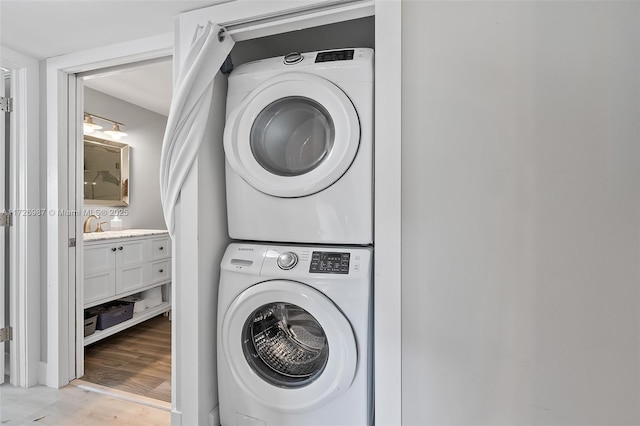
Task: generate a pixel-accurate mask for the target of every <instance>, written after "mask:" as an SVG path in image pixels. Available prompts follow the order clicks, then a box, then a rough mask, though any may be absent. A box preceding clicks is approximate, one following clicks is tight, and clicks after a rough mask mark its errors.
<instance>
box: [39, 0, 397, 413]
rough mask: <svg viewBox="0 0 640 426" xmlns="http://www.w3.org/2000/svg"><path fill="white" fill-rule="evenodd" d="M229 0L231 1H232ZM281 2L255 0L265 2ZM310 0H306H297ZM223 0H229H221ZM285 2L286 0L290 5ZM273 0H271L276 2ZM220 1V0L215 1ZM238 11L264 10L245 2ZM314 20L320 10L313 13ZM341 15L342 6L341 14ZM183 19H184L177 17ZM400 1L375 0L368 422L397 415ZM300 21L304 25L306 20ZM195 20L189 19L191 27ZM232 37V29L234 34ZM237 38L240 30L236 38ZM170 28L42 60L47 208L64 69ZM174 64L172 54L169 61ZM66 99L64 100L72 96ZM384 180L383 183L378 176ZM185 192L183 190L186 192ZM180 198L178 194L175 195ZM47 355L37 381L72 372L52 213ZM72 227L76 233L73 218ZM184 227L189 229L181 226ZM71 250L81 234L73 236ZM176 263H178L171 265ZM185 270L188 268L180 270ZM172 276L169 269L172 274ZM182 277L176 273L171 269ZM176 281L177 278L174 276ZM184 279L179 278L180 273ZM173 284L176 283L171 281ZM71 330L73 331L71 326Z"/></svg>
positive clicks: (139, 46) (146, 43) (150, 46)
mask: <svg viewBox="0 0 640 426" xmlns="http://www.w3.org/2000/svg"><path fill="white" fill-rule="evenodd" d="M232 3H233V2H232ZM285 3H287V2H267V1H265V2H256V3H254V5H258V6H260V7H265V8H267V9H269V8H272V9H273V8H274V7H280V8H282V7H283V5H284V4H285ZM303 3H313V2H299V3H298V4H303ZM226 4H231V3H226ZM291 4H293V3H289V5H291ZM277 5H279V6H277ZM221 6H224V4H223V5H221ZM245 9H247V10H245V12H244V13H245V14H246V15H245V19H247V20H248V19H250V18H251V17H254V16H256V15H257V14H260V13H261V14H264V13H266V12H268V11H266V12H265V11H262V10H260V11H258V10H257V7H256V8H254V7H252V8H246V7H245ZM314 19H317V20H318V21H317V22H322V19H323V16H321V14H319V15H316V16H314ZM346 19H349V15H348V14H345V15H344V19H343V20H346ZM297 21H299V19H298V20H292V21H289V22H284V21H283V22H280V23H279V26H278V28H281V29H280V31H277V32H283V31H284V28H285V27H286V28H290V29H299V28H300V26H299V24H298V23H297ZM221 23H223V22H221ZM182 24H184V22H182ZM400 24H401V1H400V0H376V1H375V25H376V35H375V43H376V52H377V53H376V56H377V57H378V58H379V59H378V60H377V61H376V81H378V82H381V81H384V84H378V85H376V96H375V99H376V109H375V112H376V117H380V118H382V117H383V118H384V119H378V120H376V124H375V132H376V140H377V141H378V143H376V144H375V147H376V148H375V158H376V161H375V180H376V182H378V184H377V185H376V192H375V212H376V213H375V240H376V255H375V264H374V265H375V266H374V267H375V311H376V313H377V314H376V317H375V349H374V352H375V363H376V367H375V392H376V414H375V416H376V424H378V425H397V424H400V420H401V404H400V401H401V399H400V395H401V382H400V381H401V353H400V347H401V335H402V334H401V311H400V309H401V256H400V249H401V244H400V235H401V234H400V224H401V214H400V194H401V191H400V190H401V178H400V176H401V174H400V160H401V156H400V155H401V150H400V148H401V122H400V118H401V102H400V101H401V91H400V89H401V79H400V77H401V69H400V64H401V61H400V60H401V43H400V42H401V26H400ZM307 26H310V25H309V24H307ZM265 27H268V25H266V26H265V25H263V24H255V25H253V29H254V31H253V32H251V34H250V32H247V33H245V35H246V36H247V38H255V37H258V36H260V35H259V34H260V33H262V34H263V35H266V34H268V33H269V32H271V33H274V32H273V25H272V27H271V28H265ZM192 28H195V27H192ZM234 38H236V36H234ZM237 39H238V40H239V39H241V38H240V37H238V38H237ZM190 41H191V40H190V39H188V40H187V37H181V38H179V40H178V43H179V47H180V49H179V50H180V51H181V52H183V54H186V52H187V50H188V46H189V43H190ZM171 46H173V35H172V34H167V35H163V36H159V37H155V38H150V39H145V40H139V41H134V42H130V43H123V44H120V45H115V46H109V47H106V48H103V49H96V50H91V51H86V52H80V53H76V54H70V55H64V56H61V57H57V58H52V59H49V60H48V61H47V156H48V159H47V172H46V173H47V177H48V180H47V208H48V209H55V211H58V210H59V209H67V208H69V205H70V204H69V200H68V194H67V191H66V189H67V188H68V180H69V179H68V176H67V169H66V165H67V161H68V134H69V111H73V108H71V109H70V105H69V103H70V102H68V98H67V96H68V79H69V76H70V75H73V74H75V73H78V72H86V71H91V70H94V69H99V68H105V67H108V66H115V65H122V64H126V63H130V62H134V61H139V60H144V59H152V58H157V57H161V56H167V55H168V54H170V53H171ZM174 62H175V64H176V66H178V65H179V63H178V61H177V60H176V61H174ZM73 102H74V100H73V99H72V100H71V103H73ZM383 183H384V184H383ZM190 195H192V194H183V198H184V197H188V196H190ZM183 202H184V200H183ZM46 220H47V247H46V253H47V277H46V278H47V287H48V292H47V305H48V312H47V318H46V323H47V331H46V332H47V336H48V338H47V348H46V349H47V351H46V352H47V363H46V365H45V366H44V367H45V372H46V379H45V383H46V384H47V385H48V386H52V387H61V386H63V385H65V384H66V383H68V382H69V380H70V379H72V378H73V377H74V372H72V371H70V369H69V359H70V358H71V357H72V356H73V355H72V354H73V353H74V352H73V351H74V348H75V342H73V341H72V340H73V339H70V338H69V326H70V324H69V322H70V317H71V316H74V312H75V310H76V307H75V306H74V303H73V302H72V301H71V300H70V297H71V295H72V294H74V293H75V292H74V291H73V288H71V287H70V286H69V282H75V274H76V271H70V270H69V261H68V238H69V235H70V234H71V232H70V230H69V225H68V222H67V221H63V220H61V218H59V217H57V216H48V217H47V219H46ZM76 231H77V232H78V235H81V230H80V223H79V221H78V223H76ZM189 231H190V230H189ZM195 235H197V233H196V234H195ZM77 243H78V244H77V247H76V250H77V251H81V250H82V241H81V239H78V241H77ZM178 266H179V265H178ZM185 275H188V270H186V271H185ZM174 277H175V275H174ZM179 278H183V277H179ZM180 281H181V282H182V281H183V280H182V279H180ZM185 282H186V281H185ZM174 287H178V286H174ZM71 335H73V334H71Z"/></svg>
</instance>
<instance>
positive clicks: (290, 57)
mask: <svg viewBox="0 0 640 426" xmlns="http://www.w3.org/2000/svg"><path fill="white" fill-rule="evenodd" d="M303 59H304V56H302V53H300V52H291V53H289V54H287V55H285V57H284V60H283V61H282V62H284V64H285V65H293V64H297V63H298V62H302V60H303Z"/></svg>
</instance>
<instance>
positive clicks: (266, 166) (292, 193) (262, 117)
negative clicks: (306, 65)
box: [224, 73, 360, 197]
mask: <svg viewBox="0 0 640 426" xmlns="http://www.w3.org/2000/svg"><path fill="white" fill-rule="evenodd" d="M359 144H360V123H359V121H358V114H357V113H356V110H355V108H354V106H353V104H352V103H351V101H350V100H349V98H348V97H347V95H346V94H345V93H344V92H343V91H342V90H341V89H340V88H338V87H337V86H336V85H335V84H333V83H331V82H330V81H328V80H325V79H324V78H321V77H318V76H315V75H312V74H305V73H285V74H281V75H279V76H276V77H273V78H271V79H268V80H267V81H265V82H263V83H262V84H260V85H259V86H258V87H256V88H255V89H254V90H253V91H252V92H251V93H249V95H247V97H246V98H245V99H244V100H243V101H242V102H241V103H240V105H238V107H237V108H236V109H234V110H233V111H232V112H231V114H230V115H229V117H228V118H227V124H226V126H225V131H224V149H225V155H226V158H227V161H228V163H229V165H230V166H231V167H232V168H233V170H234V171H235V172H236V173H238V174H239V175H240V176H241V177H242V178H243V179H244V180H245V181H246V182H248V183H249V184H250V185H251V186H253V187H254V188H255V189H257V190H259V191H262V192H264V193H265V194H268V195H273V196H278V197H303V196H306V195H310V194H314V193H316V192H319V191H322V190H323V189H325V188H327V187H328V186H330V185H332V184H333V183H334V182H335V181H337V180H338V179H340V177H341V176H342V175H343V174H344V173H345V172H346V171H347V169H348V168H349V166H350V165H351V163H352V162H353V160H354V158H355V156H356V154H357V152H358V146H359Z"/></svg>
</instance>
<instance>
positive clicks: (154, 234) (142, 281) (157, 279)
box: [83, 229, 171, 346]
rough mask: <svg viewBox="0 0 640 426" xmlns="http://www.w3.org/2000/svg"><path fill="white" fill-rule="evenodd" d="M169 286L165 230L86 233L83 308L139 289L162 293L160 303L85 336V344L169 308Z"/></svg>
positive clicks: (169, 249) (168, 256) (169, 247)
mask: <svg viewBox="0 0 640 426" xmlns="http://www.w3.org/2000/svg"><path fill="white" fill-rule="evenodd" d="M170 286H171V238H170V237H169V234H168V232H167V231H164V230H148V229H127V230H122V231H106V232H92V233H85V234H84V286H83V287H84V308H85V309H87V308H91V307H94V306H98V305H101V304H104V303H107V302H110V301H114V300H119V299H122V298H124V297H126V296H131V295H133V294H137V293H141V292H145V293H147V294H158V293H159V294H161V295H162V300H161V301H159V302H160V303H159V304H156V303H157V302H156V303H154V304H153V305H152V306H149V307H147V308H146V309H144V310H142V311H140V312H136V313H134V315H133V318H131V319H129V320H126V321H124V322H122V323H119V324H116V325H114V326H112V327H109V328H107V329H105V330H97V331H95V332H94V333H93V334H91V335H89V336H86V337H85V339H84V344H85V346H86V345H88V344H90V343H94V342H96V341H98V340H100V339H103V338H105V337H107V336H111V335H113V334H115V333H117V332H119V331H122V330H124V329H127V328H129V327H131V326H133V325H136V324H138V323H140V322H142V321H145V320H147V319H149V318H153V317H154V316H156V315H158V314H162V313H165V312H168V311H169V310H171V300H170V295H171V288H170ZM154 289H155V290H154ZM154 299H155V298H154Z"/></svg>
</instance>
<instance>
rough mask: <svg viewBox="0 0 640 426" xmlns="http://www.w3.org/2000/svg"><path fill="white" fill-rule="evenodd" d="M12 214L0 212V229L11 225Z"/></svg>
mask: <svg viewBox="0 0 640 426" xmlns="http://www.w3.org/2000/svg"><path fill="white" fill-rule="evenodd" d="M12 218H13V214H11V213H10V212H0V227H3V226H11V225H13V221H12Z"/></svg>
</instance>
